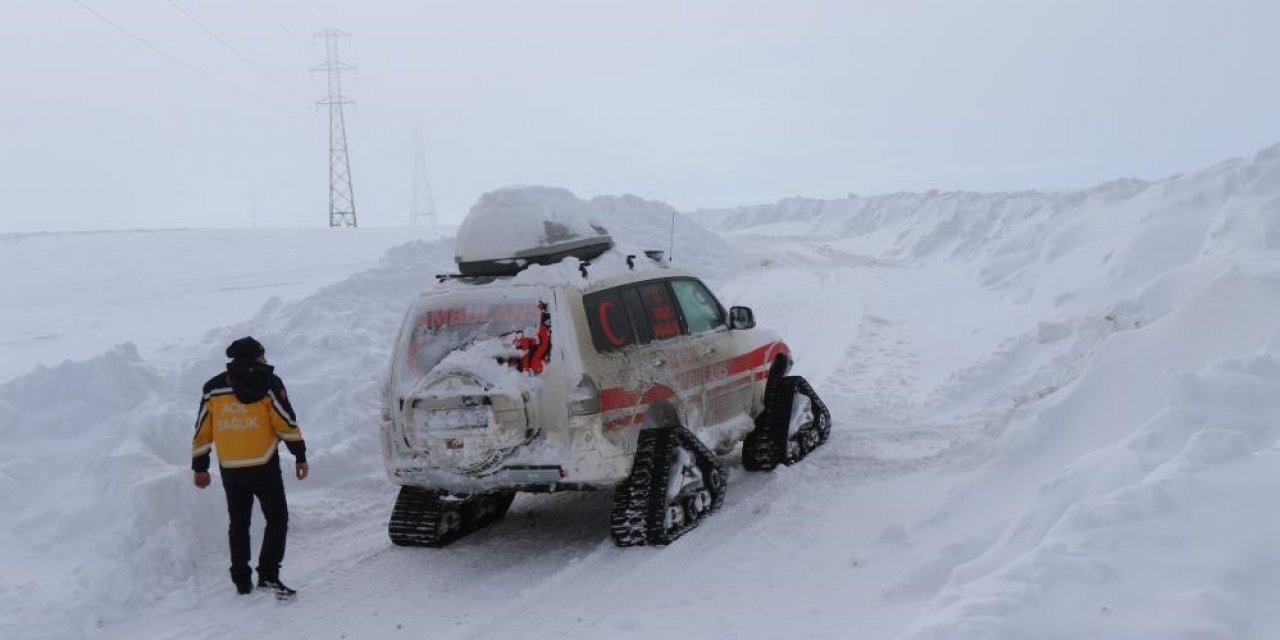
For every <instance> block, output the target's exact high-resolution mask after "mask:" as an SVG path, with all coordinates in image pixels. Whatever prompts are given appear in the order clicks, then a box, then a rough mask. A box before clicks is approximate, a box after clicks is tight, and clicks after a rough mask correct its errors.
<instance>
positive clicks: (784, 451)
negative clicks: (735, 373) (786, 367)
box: [742, 376, 831, 471]
mask: <svg viewBox="0 0 1280 640" xmlns="http://www.w3.org/2000/svg"><path fill="white" fill-rule="evenodd" d="M797 394H800V395H805V396H808V397H809V402H810V404H811V406H812V407H813V412H814V424H813V426H811V427H809V428H806V429H801V430H800V431H798V432H796V433H794V434H790V435H789V436H788V434H787V428H788V426H789V423H790V421H791V408H792V404H793V403H794V402H795V399H794V398H795V396H796V395H797ZM764 407H765V409H764V411H763V412H761V413H760V415H759V416H757V417H756V428H755V429H753V430H752V431H751V433H749V434H747V437H746V439H745V440H743V442H742V467H743V468H744V469H746V470H747V471H772V470H773V469H775V468H776V467H777V466H778V465H779V464H785V465H793V464H795V463H797V462H799V461H801V460H803V459H804V458H805V456H808V455H809V453H810V452H811V451H813V450H814V449H816V448H818V447H819V446H821V445H822V444H823V443H825V442H826V441H827V439H828V438H829V437H830V436H831V411H830V410H829V409H828V408H827V405H826V404H825V403H824V402H822V399H821V398H819V397H818V393H817V392H816V391H814V390H813V387H812V386H810V384H809V382H808V381H807V380H805V379H804V378H802V377H800V376H786V377H782V378H778V379H777V380H774V381H771V382H770V384H769V386H768V388H767V389H766V390H765V399H764ZM789 441H791V442H797V443H798V444H799V448H798V450H797V452H796V453H795V454H794V455H790V454H789V453H788V449H790V447H789V446H788V442H789Z"/></svg>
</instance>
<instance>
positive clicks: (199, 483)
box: [191, 471, 209, 489]
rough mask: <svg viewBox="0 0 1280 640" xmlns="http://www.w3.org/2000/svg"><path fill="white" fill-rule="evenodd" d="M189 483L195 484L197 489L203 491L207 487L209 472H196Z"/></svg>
mask: <svg viewBox="0 0 1280 640" xmlns="http://www.w3.org/2000/svg"><path fill="white" fill-rule="evenodd" d="M191 481H192V482H194V483H195V485H196V488H197V489H203V488H205V487H207V486H209V472H208V471H197V472H195V475H194V476H192V478H191Z"/></svg>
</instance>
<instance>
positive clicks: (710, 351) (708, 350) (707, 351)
mask: <svg viewBox="0 0 1280 640" xmlns="http://www.w3.org/2000/svg"><path fill="white" fill-rule="evenodd" d="M715 354H716V348H715V347H705V348H703V349H702V350H701V351H699V352H698V356H699V357H702V358H709V357H711V356H714V355H715Z"/></svg>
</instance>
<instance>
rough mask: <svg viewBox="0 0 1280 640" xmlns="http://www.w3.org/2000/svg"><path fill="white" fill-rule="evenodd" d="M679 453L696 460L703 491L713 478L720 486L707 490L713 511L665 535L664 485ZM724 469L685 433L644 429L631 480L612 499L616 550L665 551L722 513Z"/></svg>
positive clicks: (710, 507)
mask: <svg viewBox="0 0 1280 640" xmlns="http://www.w3.org/2000/svg"><path fill="white" fill-rule="evenodd" d="M677 447H681V448H684V449H687V450H688V451H689V452H691V453H692V454H693V456H694V464H696V465H697V466H698V470H699V471H700V472H701V473H702V477H703V482H704V485H706V484H707V479H708V478H710V477H711V474H712V473H713V472H714V473H715V474H717V477H719V479H720V482H719V484H718V485H716V486H714V487H709V489H710V493H711V505H710V506H709V507H708V509H707V510H706V511H705V512H703V513H702V514H701V515H700V516H699V517H698V518H697V519H696V520H692V521H686V522H685V523H684V524H683V525H682V526H680V527H677V528H673V529H670V530H664V529H663V526H662V523H663V520H664V518H665V515H666V508H667V483H668V479H669V476H670V470H671V464H672V463H673V462H674V458H675V452H676V449H677ZM726 479H727V474H726V473H725V470H724V466H723V465H721V464H720V460H719V459H718V458H717V457H716V455H715V453H713V452H712V451H711V450H710V449H708V448H707V446H706V445H704V444H703V443H702V441H701V440H699V439H698V438H697V436H694V435H693V434H692V433H690V432H689V430H688V429H685V428H683V427H665V428H661V429H647V430H645V431H641V432H640V438H639V440H638V442H637V443H636V455H635V460H634V462H633V464H632V468H631V475H630V476H628V477H627V479H626V480H624V481H623V482H622V483H620V484H619V485H618V487H617V489H616V490H615V493H614V501H613V512H612V514H611V521H610V531H611V533H612V534H613V541H614V544H616V545H618V546H620V547H631V546H642V545H646V544H652V545H665V544H670V543H671V542H674V541H675V540H676V539H677V538H679V537H680V536H682V535H684V534H685V533H687V532H688V531H689V530H691V529H693V528H694V527H696V526H698V524H699V523H701V522H702V520H703V518H706V517H707V516H708V515H710V514H712V513H714V512H715V511H717V510H719V509H720V506H721V505H723V504H724V496H725V493H726V490H727V484H726V482H725V480H726Z"/></svg>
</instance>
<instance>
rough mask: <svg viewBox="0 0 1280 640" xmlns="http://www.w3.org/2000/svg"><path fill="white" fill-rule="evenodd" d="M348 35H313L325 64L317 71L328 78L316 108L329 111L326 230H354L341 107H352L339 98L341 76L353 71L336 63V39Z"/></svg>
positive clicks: (348, 164) (349, 164) (349, 176)
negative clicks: (321, 45) (319, 40)
mask: <svg viewBox="0 0 1280 640" xmlns="http://www.w3.org/2000/svg"><path fill="white" fill-rule="evenodd" d="M350 36H351V34H349V33H347V32H345V31H339V30H337V29H328V30H326V31H321V32H319V33H317V34H316V37H317V38H324V49H325V63H324V64H323V65H321V66H319V67H316V70H317V71H325V72H328V74H329V95H328V97H326V98H325V99H324V100H321V101H320V102H319V104H322V105H327V106H328V107H329V226H330V227H342V226H347V227H354V226H356V202H355V194H354V193H353V192H352V189H351V160H350V158H349V157H348V156H347V121H346V117H345V116H344V114H343V109H342V106H343V105H347V104H354V101H352V100H348V99H347V97H346V96H344V95H342V73H343V72H344V71H355V67H353V66H351V65H349V64H346V63H344V62H342V61H341V60H340V59H338V39H339V38H347V37H350Z"/></svg>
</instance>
